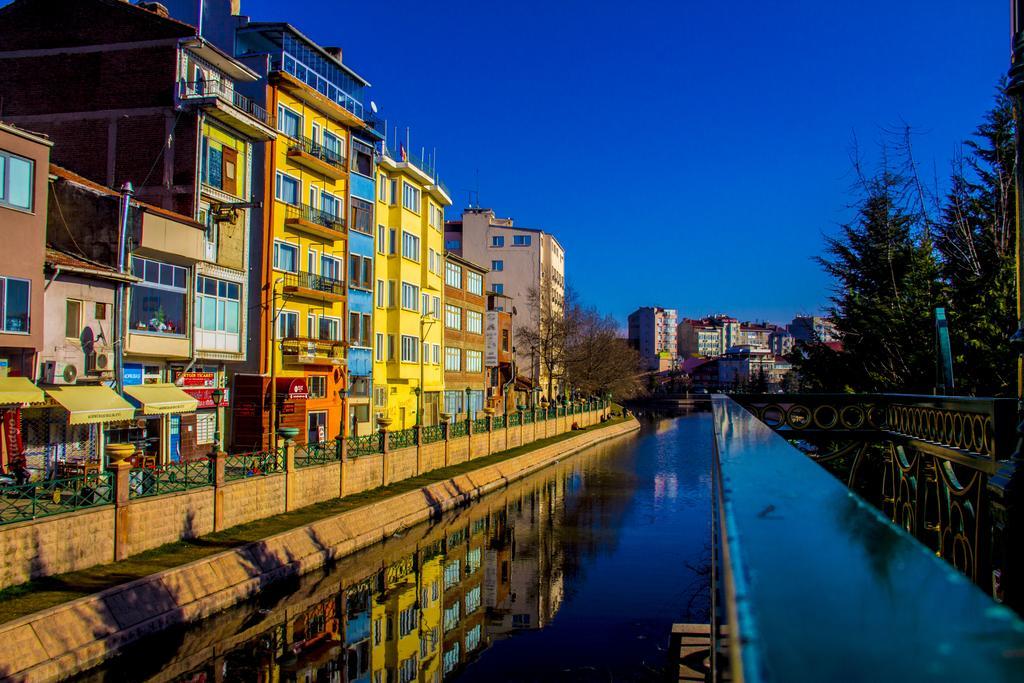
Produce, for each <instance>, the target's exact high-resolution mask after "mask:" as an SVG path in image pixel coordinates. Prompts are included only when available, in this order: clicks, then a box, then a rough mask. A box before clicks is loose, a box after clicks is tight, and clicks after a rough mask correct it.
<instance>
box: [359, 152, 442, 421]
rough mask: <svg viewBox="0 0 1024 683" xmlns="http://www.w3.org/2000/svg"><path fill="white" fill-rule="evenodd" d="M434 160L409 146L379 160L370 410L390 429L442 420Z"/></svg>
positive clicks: (438, 202) (438, 199) (438, 200)
mask: <svg viewBox="0 0 1024 683" xmlns="http://www.w3.org/2000/svg"><path fill="white" fill-rule="evenodd" d="M451 203H452V200H451V198H450V197H449V196H448V193H447V191H446V190H445V188H444V186H443V185H441V183H440V182H438V180H437V179H436V177H435V175H434V173H433V169H432V168H431V165H430V163H429V162H426V161H424V160H422V159H412V158H410V157H409V156H408V155H407V154H406V153H405V151H404V150H401V151H399V152H397V153H396V152H395V151H393V150H391V151H388V150H387V149H386V148H385V152H384V154H383V156H382V158H381V160H380V163H379V164H378V167H377V211H376V218H377V234H376V257H375V259H374V260H375V269H374V270H375V271H376V288H375V290H374V315H373V326H374V359H373V360H374V363H373V382H374V391H373V403H374V405H373V410H374V412H375V413H376V414H377V415H380V416H386V417H387V418H390V419H391V421H392V423H391V429H408V428H410V427H412V426H413V425H415V424H416V423H417V421H419V422H420V423H421V424H424V425H431V424H437V423H438V420H439V416H440V413H441V395H442V391H443V390H444V367H443V365H442V345H443V330H444V324H443V321H442V320H441V319H440V316H441V311H442V310H443V307H444V301H443V299H444V279H443V278H444V209H445V207H447V206H451Z"/></svg>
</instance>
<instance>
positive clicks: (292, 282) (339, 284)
mask: <svg viewBox="0 0 1024 683" xmlns="http://www.w3.org/2000/svg"><path fill="white" fill-rule="evenodd" d="M283 291H284V294H285V295H286V296H293V297H301V298H303V299H312V300H315V301H319V302H323V303H331V302H337V301H344V300H345V282H344V281H343V280H336V279H334V278H332V277H326V276H324V275H316V274H315V273H306V272H304V271H300V272H298V273H286V274H285V276H284V288H283Z"/></svg>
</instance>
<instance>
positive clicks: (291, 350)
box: [281, 337, 345, 362]
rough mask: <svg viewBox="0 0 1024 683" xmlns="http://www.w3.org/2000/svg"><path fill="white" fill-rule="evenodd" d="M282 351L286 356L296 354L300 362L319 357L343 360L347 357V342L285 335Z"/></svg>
mask: <svg viewBox="0 0 1024 683" xmlns="http://www.w3.org/2000/svg"><path fill="white" fill-rule="evenodd" d="M281 353H282V354H284V355H285V356H296V357H298V359H299V362H311V361H313V360H314V359H318V358H323V359H326V360H341V359H344V358H345V342H343V341H340V340H336V339H312V338H309V337H285V338H284V339H283V340H282V341H281Z"/></svg>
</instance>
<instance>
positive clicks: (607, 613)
mask: <svg viewBox="0 0 1024 683" xmlns="http://www.w3.org/2000/svg"><path fill="white" fill-rule="evenodd" d="M641 422H642V425H643V428H642V430H641V431H640V433H638V434H635V435H630V436H624V437H621V438H619V439H616V440H613V441H611V442H608V443H605V444H601V445H598V446H595V447H594V448H592V449H590V450H589V451H587V452H585V453H581V454H579V455H576V456H573V457H572V458H570V459H567V460H565V461H563V462H561V463H559V464H558V465H555V466H554V467H551V468H548V469H546V470H544V471H542V472H539V473H537V474H535V475H533V476H531V477H529V478H527V479H524V480H522V481H520V482H516V483H514V484H513V485H511V486H509V487H508V488H507V489H504V490H502V491H498V492H495V493H493V494H491V495H489V496H487V497H485V498H482V499H481V500H479V501H477V502H476V503H474V504H473V505H471V506H467V507H466V508H463V509H461V510H459V511H457V512H454V513H451V514H449V515H447V516H445V517H443V518H441V519H439V520H437V521H435V522H432V523H429V524H423V525H420V526H418V527H415V528H411V529H407V530H405V531H403V532H401V533H399V534H396V535H395V537H393V538H391V539H389V540H388V541H387V542H384V543H381V544H378V545H376V546H374V547H372V548H368V549H366V550H364V551H362V552H359V553H356V554H354V555H352V556H350V557H347V558H345V559H343V560H341V561H339V562H338V563H337V564H335V565H334V566H333V567H331V568H330V569H328V570H326V571H323V572H318V573H314V574H312V575H308V576H306V577H303V578H301V579H297V580H296V581H294V582H291V583H289V584H288V585H283V586H275V587H274V589H273V590H270V591H264V592H263V593H262V594H261V595H260V596H259V597H258V598H257V599H254V600H252V601H251V602H249V603H246V604H244V605H239V606H237V607H235V608H232V609H230V610H227V611H225V612H223V613H221V614H218V615H216V616H214V617H211V618H210V619H208V620H206V621H204V622H201V623H199V624H196V625H193V626H191V627H188V628H182V629H177V630H174V631H170V632H163V633H160V634H156V635H154V636H151V637H149V638H148V639H147V640H145V641H142V642H139V643H137V644H135V645H133V646H132V647H131V648H129V649H128V650H127V651H125V652H124V653H123V654H122V655H120V656H119V657H117V658H116V659H114V660H111V661H109V662H108V663H107V664H106V665H104V666H103V667H102V668H99V669H96V670H93V671H91V672H88V673H86V674H84V675H81V676H79V677H78V679H79V680H87V681H115V680H116V681H148V680H160V681H190V682H194V683H201V682H212V681H302V682H309V683H312V682H325V683H326V682H331V683H336V682H337V683H340V682H342V681H348V682H360V683H396V682H397V683H409V682H411V681H422V682H440V681H442V680H443V681H449V680H459V681H505V680H511V681H543V680H566V681H645V680H662V679H663V678H664V676H665V673H666V671H668V670H669V668H670V663H669V654H668V644H669V634H670V630H671V627H672V624H673V623H696V622H706V621H707V614H708V608H709V601H708V590H709V580H710V577H709V574H710V572H709V562H710V559H709V558H710V537H709V533H710V488H711V481H710V459H711V448H712V429H711V419H710V414H709V413H692V414H687V415H682V416H678V417H660V416H642V417H641Z"/></svg>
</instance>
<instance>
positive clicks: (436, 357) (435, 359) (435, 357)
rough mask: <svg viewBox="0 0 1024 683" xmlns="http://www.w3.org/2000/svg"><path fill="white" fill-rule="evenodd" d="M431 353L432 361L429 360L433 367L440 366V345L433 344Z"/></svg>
mask: <svg viewBox="0 0 1024 683" xmlns="http://www.w3.org/2000/svg"><path fill="white" fill-rule="evenodd" d="M431 353H432V360H431V362H432V363H433V364H434V365H440V364H441V345H440V344H434V346H433V349H432V350H431Z"/></svg>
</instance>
